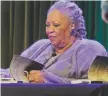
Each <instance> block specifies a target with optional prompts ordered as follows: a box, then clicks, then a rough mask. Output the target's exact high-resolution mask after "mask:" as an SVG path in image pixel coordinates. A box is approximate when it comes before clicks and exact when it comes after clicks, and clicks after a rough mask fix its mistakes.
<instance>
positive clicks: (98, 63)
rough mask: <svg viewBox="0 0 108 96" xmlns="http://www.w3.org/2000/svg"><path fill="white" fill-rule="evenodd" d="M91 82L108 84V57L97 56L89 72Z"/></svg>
mask: <svg viewBox="0 0 108 96" xmlns="http://www.w3.org/2000/svg"><path fill="white" fill-rule="evenodd" d="M88 79H89V80H91V81H103V82H108V57H104V56H97V57H96V58H95V60H94V61H93V63H92V65H91V67H90V68H89V71H88Z"/></svg>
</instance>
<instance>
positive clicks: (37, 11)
mask: <svg viewBox="0 0 108 96" xmlns="http://www.w3.org/2000/svg"><path fill="white" fill-rule="evenodd" d="M53 3H54V1H1V67H2V68H7V67H9V65H10V61H11V59H12V57H13V55H14V54H20V53H21V52H22V51H24V50H25V49H26V48H27V47H29V46H30V45H31V44H33V43H34V42H35V41H37V40H39V39H42V38H47V36H46V34H45V20H46V15H47V10H48V8H49V7H50V6H51V4H53ZM76 3H77V4H78V5H79V7H80V8H81V9H82V10H83V15H84V18H85V20H86V28H87V38H90V39H95V40H97V41H98V42H100V43H101V44H103V45H104V47H105V48H106V49H107V50H108V25H107V24H105V23H104V22H103V20H102V19H101V8H100V4H101V2H100V1H76Z"/></svg>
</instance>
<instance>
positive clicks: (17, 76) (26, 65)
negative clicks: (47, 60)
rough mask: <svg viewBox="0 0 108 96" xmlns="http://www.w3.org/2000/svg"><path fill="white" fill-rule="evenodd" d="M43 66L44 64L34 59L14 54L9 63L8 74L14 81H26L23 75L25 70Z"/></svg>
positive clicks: (37, 68) (38, 68)
mask: <svg viewBox="0 0 108 96" xmlns="http://www.w3.org/2000/svg"><path fill="white" fill-rule="evenodd" d="M43 66H44V65H42V64H40V63H38V62H36V61H34V60H31V59H28V58H25V57H22V56H20V55H14V56H13V58H12V60H11V64H10V74H11V76H12V78H13V79H14V80H16V81H27V78H26V76H25V73H26V72H29V71H31V70H42V69H43ZM26 75H27V74H26Z"/></svg>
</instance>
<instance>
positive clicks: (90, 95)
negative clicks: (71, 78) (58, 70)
mask: <svg viewBox="0 0 108 96" xmlns="http://www.w3.org/2000/svg"><path fill="white" fill-rule="evenodd" d="M103 86H104V87H105V88H104V89H105V90H106V89H107V90H108V84H31V83H7V84H6V83H2V84H1V96H108V92H107V91H105V92H107V95H99V94H100V93H102V92H101V91H102V90H103V89H102V87H103ZM106 86H107V87H106ZM105 94H106V93H105Z"/></svg>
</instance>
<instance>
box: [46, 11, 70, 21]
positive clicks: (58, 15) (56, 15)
mask: <svg viewBox="0 0 108 96" xmlns="http://www.w3.org/2000/svg"><path fill="white" fill-rule="evenodd" d="M67 20H68V17H67V16H66V15H65V14H63V13H62V12H60V11H59V10H57V9H55V10H52V11H51V12H49V13H48V15H47V20H46V21H48V22H50V21H67Z"/></svg>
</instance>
